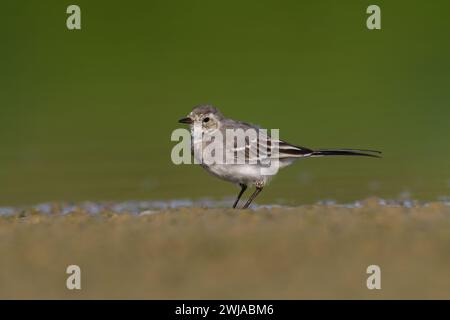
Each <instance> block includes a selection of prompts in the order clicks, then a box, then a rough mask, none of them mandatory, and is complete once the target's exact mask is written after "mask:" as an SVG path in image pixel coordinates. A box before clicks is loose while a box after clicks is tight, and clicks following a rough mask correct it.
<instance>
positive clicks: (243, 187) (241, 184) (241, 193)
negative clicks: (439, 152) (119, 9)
mask: <svg viewBox="0 0 450 320" xmlns="http://www.w3.org/2000/svg"><path fill="white" fill-rule="evenodd" d="M239 185H240V186H241V191H240V192H239V194H238V196H237V199H236V201H235V202H234V204H233V209H235V208H236V206H237V204H238V202H239V199H241V197H242V195H243V194H244V192H245V190H247V185H246V184H243V183H240V184H239Z"/></svg>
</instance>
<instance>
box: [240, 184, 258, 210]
mask: <svg viewBox="0 0 450 320" xmlns="http://www.w3.org/2000/svg"><path fill="white" fill-rule="evenodd" d="M261 191H262V188H258V187H257V188H256V190H255V192H253V194H252V195H251V196H250V198H249V199H248V200H247V203H246V204H245V206H243V207H242V209H247V208H248V206H249V205H250V203H252V201H253V200H254V199H255V198H256V196H257V195H258V194H259V193H260V192H261Z"/></svg>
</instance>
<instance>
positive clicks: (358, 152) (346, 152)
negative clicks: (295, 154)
mask: <svg viewBox="0 0 450 320" xmlns="http://www.w3.org/2000/svg"><path fill="white" fill-rule="evenodd" d="M380 154H381V151H377V150H363V149H319V150H315V151H313V152H312V154H311V157H322V156H363V157H374V158H381V156H380Z"/></svg>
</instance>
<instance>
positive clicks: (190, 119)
mask: <svg viewBox="0 0 450 320" xmlns="http://www.w3.org/2000/svg"><path fill="white" fill-rule="evenodd" d="M222 119H223V115H222V113H221V112H220V111H219V110H218V109H217V108H215V107H213V106H211V105H199V106H196V107H195V108H194V109H192V111H191V112H190V113H189V114H188V116H187V117H186V118H183V119H180V120H179V121H178V122H179V123H187V124H189V125H191V126H194V125H198V126H199V127H201V128H202V129H204V130H207V131H210V130H215V129H218V128H219V126H220V121H221V120H222Z"/></svg>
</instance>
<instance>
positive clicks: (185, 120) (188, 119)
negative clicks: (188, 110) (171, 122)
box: [178, 117, 193, 124]
mask: <svg viewBox="0 0 450 320" xmlns="http://www.w3.org/2000/svg"><path fill="white" fill-rule="evenodd" d="M178 122H179V123H187V124H192V122H193V121H192V119H191V118H189V117H187V118H183V119H180V120H178Z"/></svg>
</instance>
